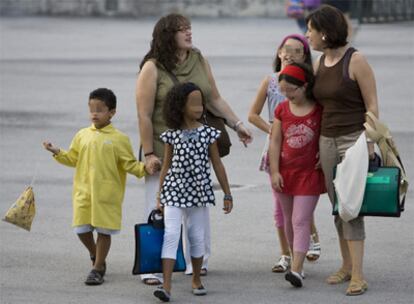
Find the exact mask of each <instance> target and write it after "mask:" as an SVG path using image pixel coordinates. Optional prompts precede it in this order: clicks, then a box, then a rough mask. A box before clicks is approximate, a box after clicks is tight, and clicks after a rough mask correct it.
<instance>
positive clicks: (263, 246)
mask: <svg viewBox="0 0 414 304" xmlns="http://www.w3.org/2000/svg"><path fill="white" fill-rule="evenodd" d="M155 21H156V20H155V19H144V20H133V19H126V20H122V19H116V20H113V19H66V18H2V19H0V136H1V137H0V153H1V154H0V185H1V186H0V198H1V200H0V213H1V215H3V214H5V212H6V211H7V209H8V208H9V206H10V205H11V204H12V203H13V202H14V201H15V199H16V198H17V197H18V195H19V194H20V192H22V191H23V190H24V189H25V187H26V186H27V185H28V184H30V182H31V180H32V178H33V177H34V176H35V182H34V190H35V196H36V204H37V205H36V208H37V214H36V217H35V219H34V222H33V225H32V231H31V232H26V231H24V230H22V229H20V228H17V227H15V226H13V225H10V224H8V223H5V222H0V240H1V242H0V244H1V248H0V277H1V278H0V284H1V285H0V302H1V303H4V304H6V303H7V304H8V303H13V304H14V303H25V304H26V303H36V304H37V303H39V304H40V303H42V304H43V303H65V304H66V303H88V304H89V303H91V304H94V303H99V304H105V303H157V301H156V300H155V299H154V298H153V296H152V291H153V290H154V288H153V287H148V286H144V285H143V284H141V283H140V281H139V280H138V278H137V277H134V276H132V274H131V270H132V264H133V260H134V236H133V226H134V224H136V223H139V222H142V218H143V215H142V212H143V206H144V203H143V198H144V183H143V180H137V179H136V178H134V177H129V179H128V184H127V191H126V195H125V201H124V218H123V229H122V232H121V234H120V235H118V236H115V237H114V238H113V242H112V248H111V251H110V254H109V257H108V260H107V263H108V271H107V275H106V282H105V283H104V285H102V286H99V287H87V286H85V285H84V284H83V281H84V279H85V276H86V275H87V273H88V271H89V270H90V261H89V257H88V253H87V252H86V250H85V249H84V248H83V247H82V245H81V243H80V242H79V241H78V239H77V237H76V235H75V234H74V233H73V232H72V228H71V217H72V210H71V183H72V176H73V170H72V169H70V168H67V167H63V166H60V165H59V164H57V163H56V162H55V161H54V160H53V159H52V158H51V156H50V154H49V153H48V152H46V151H44V150H43V148H42V146H41V142H42V141H43V140H45V139H48V140H51V141H52V142H54V143H55V144H57V145H59V146H61V147H64V148H67V147H68V146H69V143H70V140H71V139H72V137H73V135H74V134H75V133H76V132H77V130H78V129H80V128H81V127H84V126H88V125H89V121H88V108H87V98H88V94H89V92H90V91H91V90H92V89H95V88H97V87H109V88H111V89H113V90H114V91H115V93H116V94H117V96H118V109H117V114H116V116H115V118H114V120H113V123H114V125H115V126H116V127H118V128H119V129H121V130H122V131H124V132H125V133H127V134H128V135H129V136H130V137H131V140H132V143H133V146H134V148H135V150H137V147H138V142H139V138H138V132H137V119H136V110H135V101H134V87H135V78H136V73H137V71H138V65H139V62H140V60H141V58H142V56H143V55H144V54H145V53H146V51H147V50H148V48H149V41H150V38H151V33H152V28H153V25H154V24H155ZM413 24H414V23H412V22H411V23H395V24H379V25H375V24H370V25H363V26H361V27H360V28H359V30H358V33H357V36H356V38H355V39H354V45H355V46H356V47H357V48H358V49H359V50H361V51H362V52H363V53H364V54H365V56H366V57H367V59H368V61H369V62H370V64H371V65H372V67H373V69H374V72H375V75H376V80H377V89H378V97H379V105H380V113H381V119H383V120H384V121H385V122H387V123H388V125H389V126H390V128H391V130H392V133H393V135H394V137H395V141H396V143H397V145H398V147H399V149H400V152H401V156H402V159H403V161H404V164H405V166H406V169H407V171H408V174H409V176H412V174H411V172H413V170H414V165H413V157H412V156H413V155H414V146H413V134H414V132H413V123H412V120H413V116H414V111H413V99H414V87H413V83H414V35H413ZM294 32H298V29H297V27H296V25H295V24H294V23H293V21H291V20H287V19H281V20H272V19H245V18H239V19H213V20H211V19H195V20H193V42H194V45H195V46H196V47H198V48H199V49H200V50H201V51H202V52H203V54H204V55H205V56H206V57H207V58H208V59H209V61H210V64H211V66H212V69H213V73H214V75H215V78H216V82H217V84H218V87H219V89H220V92H221V94H222V95H223V96H224V97H225V98H226V99H227V100H228V102H229V103H230V104H231V105H232V107H233V109H234V110H235V111H236V112H237V113H238V115H239V116H240V117H242V118H243V119H244V120H245V121H246V120H247V118H246V117H247V112H248V108H249V106H250V103H251V101H252V99H253V98H254V96H255V93H256V89H257V87H258V85H259V83H260V81H261V80H262V78H263V77H264V76H265V75H267V74H269V73H271V64H272V60H273V54H274V51H275V49H276V47H277V45H278V43H279V42H280V41H281V39H282V38H283V37H284V36H285V35H287V34H290V33H294ZM316 55H317V54H315V56H316ZM251 130H252V131H253V135H254V141H253V143H252V144H251V145H250V146H249V147H248V148H247V149H246V148H244V147H243V146H242V145H241V144H239V143H238V142H237V139H236V138H235V136H234V133H231V136H232V139H233V147H232V153H231V155H230V156H228V157H226V158H225V160H224V162H225V165H226V168H227V173H228V175H229V179H230V182H231V184H232V185H233V195H234V200H235V201H234V203H235V208H234V211H233V212H232V213H231V214H230V215H224V214H222V211H221V207H220V204H219V205H218V206H217V207H215V208H213V209H212V210H211V218H212V257H211V259H210V268H209V273H208V276H207V277H206V278H205V279H204V285H205V286H206V288H207V289H208V292H209V293H208V295H207V296H205V297H194V296H193V295H192V294H191V288H190V287H191V286H190V278H189V277H187V276H185V275H183V274H181V273H179V274H175V275H174V278H173V280H174V282H173V284H174V285H173V302H175V303H286V304H287V303H315V304H316V303H335V304H336V303H364V304H365V303H375V304H381V303H387V304H389V303H413V301H414V292H413V289H414V284H413V273H414V271H413V270H414V259H413V253H414V233H413V222H412V218H413V215H414V213H413V207H412V201H413V195H412V192H409V194H408V198H407V202H406V211H405V212H404V213H403V214H402V216H401V218H398V219H396V218H374V217H369V218H366V230H367V239H366V252H365V260H364V270H365V275H366V279H367V281H368V283H369V290H368V291H367V293H366V294H365V295H363V296H361V297H346V296H345V290H346V287H347V285H346V284H345V285H338V286H329V285H327V284H326V283H324V281H325V278H326V277H327V276H328V275H329V274H330V273H331V272H333V271H335V270H336V269H337V268H338V267H339V263H340V258H339V249H338V244H337V237H336V232H335V228H334V225H333V219H332V216H331V215H330V213H331V206H330V203H329V202H328V199H327V197H326V195H325V196H322V197H321V199H320V202H319V204H318V206H317V210H316V213H315V216H316V223H317V227H318V230H319V233H320V238H321V246H322V255H321V258H320V259H319V260H318V261H317V262H316V263H312V264H311V263H306V264H305V271H306V273H307V278H306V280H305V282H304V284H305V286H304V288H302V289H299V290H297V289H294V288H292V287H291V286H290V284H289V283H288V282H286V281H285V280H284V276H283V275H280V274H274V273H272V272H271V271H270V270H271V267H272V266H273V264H274V263H275V262H276V259H277V257H278V255H279V251H278V250H279V249H278V245H277V239H276V234H275V229H274V224H273V203H272V198H271V192H270V187H269V183H268V178H267V176H265V175H264V174H263V173H262V172H259V171H258V169H257V168H258V163H259V156H260V153H261V150H262V146H263V144H264V140H265V135H264V134H262V133H260V132H259V131H258V130H256V129H255V128H253V127H252V126H251ZM216 197H217V201H218V202H220V201H221V197H222V193H220V192H218V193H217V194H216Z"/></svg>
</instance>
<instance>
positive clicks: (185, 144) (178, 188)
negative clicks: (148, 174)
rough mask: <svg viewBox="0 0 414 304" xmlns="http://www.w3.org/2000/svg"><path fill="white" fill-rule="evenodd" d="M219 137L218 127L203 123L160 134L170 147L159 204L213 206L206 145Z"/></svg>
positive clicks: (187, 206)
mask: <svg viewBox="0 0 414 304" xmlns="http://www.w3.org/2000/svg"><path fill="white" fill-rule="evenodd" d="M219 136H220V131H219V130H217V129H215V128H212V127H209V126H205V125H202V126H201V127H198V128H197V129H191V130H167V131H165V132H164V133H162V134H161V136H160V138H161V140H162V141H163V142H165V143H167V144H170V145H172V146H173V157H172V162H171V167H170V168H169V169H168V172H167V175H166V176H165V179H164V183H163V185H162V191H161V195H160V198H161V204H162V205H165V206H174V207H181V208H190V207H201V206H206V205H208V204H212V205H214V193H213V183H212V181H211V177H210V172H211V170H210V162H209V157H208V147H209V146H210V145H211V144H212V143H214V142H215V141H216V140H217V138H218V137H219Z"/></svg>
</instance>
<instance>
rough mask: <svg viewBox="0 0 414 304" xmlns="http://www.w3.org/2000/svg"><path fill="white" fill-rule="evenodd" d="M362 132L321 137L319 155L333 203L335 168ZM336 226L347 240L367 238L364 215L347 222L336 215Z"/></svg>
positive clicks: (340, 234) (341, 235)
mask: <svg viewBox="0 0 414 304" xmlns="http://www.w3.org/2000/svg"><path fill="white" fill-rule="evenodd" d="M361 133H362V130H361V131H356V132H353V133H350V134H347V135H343V136H338V137H325V136H322V135H321V136H320V138H319V157H320V160H321V166H322V170H323V174H324V175H325V183H326V188H327V190H328V195H329V199H330V201H331V203H332V205H333V203H334V193H335V192H334V186H333V170H334V168H335V166H336V165H337V164H338V163H340V161H341V160H342V158H343V157H344V155H345V151H346V150H348V148H350V147H351V146H352V145H354V143H355V142H356V141H357V139H358V137H359V136H360V135H361ZM335 226H336V229H337V231H338V234H339V236H340V237H341V238H343V239H345V240H350V241H360V240H364V239H365V226H364V218H363V217H357V218H356V219H353V220H352V221H349V222H345V221H343V220H342V219H341V218H340V217H339V216H335Z"/></svg>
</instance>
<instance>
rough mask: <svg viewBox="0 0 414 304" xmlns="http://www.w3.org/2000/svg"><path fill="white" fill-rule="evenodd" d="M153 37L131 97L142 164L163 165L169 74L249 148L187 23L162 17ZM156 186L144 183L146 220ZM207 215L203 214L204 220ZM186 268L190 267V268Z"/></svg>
mask: <svg viewBox="0 0 414 304" xmlns="http://www.w3.org/2000/svg"><path fill="white" fill-rule="evenodd" d="M152 38H153V39H152V41H151V48H150V50H149V52H148V53H147V54H146V55H145V57H144V59H143V60H142V62H141V64H140V69H141V70H140V73H139V76H138V79H137V83H136V92H135V94H136V104H137V110H138V126H139V132H140V138H141V144H142V149H143V153H144V156H145V163H146V164H147V165H148V166H158V167H160V166H161V160H162V158H163V147H164V144H163V142H162V141H161V139H160V137H159V136H160V135H161V133H162V132H164V131H166V130H167V126H166V124H165V121H164V119H163V116H162V107H163V102H164V99H165V96H166V95H167V92H168V91H169V90H170V89H171V88H172V87H173V85H174V80H173V79H172V77H171V73H172V74H173V75H175V77H176V78H177V79H178V81H179V82H193V83H195V84H196V85H197V86H199V87H200V88H201V90H202V92H203V95H204V97H205V100H206V101H207V108H208V109H209V110H210V111H211V112H212V113H213V114H215V115H217V116H220V117H223V118H224V119H225V120H226V124H227V125H228V126H230V127H231V128H232V129H234V130H235V131H236V132H237V135H238V137H239V139H240V141H242V142H243V143H244V144H245V145H246V144H248V143H250V142H251V140H252V135H251V133H250V131H249V130H248V129H247V128H246V127H245V126H244V125H243V122H242V121H241V120H239V118H238V117H237V116H236V114H235V113H234V112H233V111H232V109H231V108H230V106H229V105H228V103H227V102H226V101H225V100H224V99H223V98H222V97H221V96H220V93H219V92H218V90H217V87H216V84H215V80H214V77H213V74H212V72H211V69H210V65H209V64H208V62H207V60H206V59H205V58H203V56H202V55H201V53H200V51H198V50H197V49H195V48H193V44H192V37H191V24H190V21H189V20H188V19H187V18H185V17H184V16H182V15H179V14H170V15H167V16H164V17H162V18H161V19H160V20H158V22H157V23H156V25H155V27H154V31H153V34H152ZM158 184H159V175H157V174H155V175H152V176H151V177H148V178H146V179H145V188H146V189H145V190H146V195H145V204H146V210H145V214H144V215H145V216H148V214H149V213H150V212H151V210H152V209H154V208H155V205H156V193H157V191H158V188H159V187H158ZM206 209H207V210H208V208H206ZM208 216H209V214H208V213H207V214H206V217H208ZM206 222H209V221H208V220H207V221H206ZM206 230H207V233H206V234H207V235H206V255H205V259H206V258H207V257H208V253H209V247H210V244H209V227H206ZM187 265H188V266H190V263H187ZM188 268H189V267H188ZM203 271H204V273H205V274H206V271H207V261H205V263H204V264H203ZM191 272H192V270H191V269H187V273H191ZM141 278H142V280H143V281H144V283H146V284H149V285H157V284H160V283H161V281H162V279H161V277H160V276H159V275H155V276H154V275H142V276H141Z"/></svg>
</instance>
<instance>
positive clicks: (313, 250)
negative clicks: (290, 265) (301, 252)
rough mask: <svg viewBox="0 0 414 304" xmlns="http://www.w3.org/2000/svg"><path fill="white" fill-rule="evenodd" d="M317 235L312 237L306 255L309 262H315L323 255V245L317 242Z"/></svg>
mask: <svg viewBox="0 0 414 304" xmlns="http://www.w3.org/2000/svg"><path fill="white" fill-rule="evenodd" d="M315 240H316V233H314V234H312V235H311V238H310V243H309V249H308V252H307V253H306V259H307V260H308V261H309V262H315V261H316V260H317V259H319V257H320V255H321V243H319V242H316V241H315Z"/></svg>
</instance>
